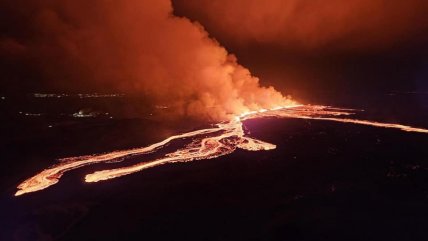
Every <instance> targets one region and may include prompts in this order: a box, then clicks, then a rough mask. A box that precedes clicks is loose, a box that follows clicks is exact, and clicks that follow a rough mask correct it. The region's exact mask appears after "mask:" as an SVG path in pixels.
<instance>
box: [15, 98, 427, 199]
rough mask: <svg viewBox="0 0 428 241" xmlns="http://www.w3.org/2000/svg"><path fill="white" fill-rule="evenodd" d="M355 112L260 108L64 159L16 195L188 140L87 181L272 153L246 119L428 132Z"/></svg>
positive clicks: (308, 107)
mask: <svg viewBox="0 0 428 241" xmlns="http://www.w3.org/2000/svg"><path fill="white" fill-rule="evenodd" d="M354 111H355V110H352V109H342V108H332V107H328V106H312V105H293V106H286V107H276V108H272V109H269V110H268V109H261V110H259V111H252V112H247V113H243V114H241V115H239V116H236V117H234V118H233V119H232V120H231V121H229V122H227V123H220V124H217V125H216V127H214V128H208V129H201V130H197V131H192V132H188V133H183V134H179V135H175V136H171V137H169V138H167V139H165V140H163V141H161V142H158V143H155V144H152V145H150V146H147V147H142V148H136V149H130V150H123V151H114V152H110V153H105V154H100V155H91V156H81V157H71V158H65V159H61V160H60V162H59V163H58V164H56V165H54V166H52V167H50V168H48V169H45V170H43V171H42V172H40V173H38V174H36V175H35V176H33V177H31V178H29V179H27V180H25V181H24V182H22V183H21V184H20V185H19V186H18V189H19V190H18V191H17V192H16V194H15V196H19V195H22V194H25V193H29V192H36V191H40V190H43V189H45V188H48V187H50V186H52V185H54V184H56V183H57V182H58V181H59V179H60V178H61V177H62V175H63V174H64V173H65V172H67V171H70V170H73V169H76V168H79V167H83V166H87V165H91V164H95V163H102V162H111V161H124V160H125V159H127V158H129V157H132V156H136V155H143V154H147V153H150V152H153V151H160V149H161V148H162V147H164V146H165V145H167V144H168V143H170V142H172V141H174V140H179V139H185V138H191V139H193V142H192V143H191V144H189V145H187V146H185V147H183V148H181V149H178V150H177V151H175V152H172V153H167V154H165V155H164V156H163V157H162V158H159V159H156V160H152V161H145V162H141V163H138V164H135V165H130V166H125V167H120V168H115V169H107V170H102V171H96V172H94V173H91V174H88V175H86V177H85V181H86V182H98V181H103V180H108V179H112V178H116V177H120V176H124V175H129V174H132V173H135V172H139V171H142V170H144V169H147V168H151V167H155V166H159V165H163V164H167V163H174V162H188V161H193V160H201V159H211V158H216V157H219V156H223V155H227V154H230V153H232V152H234V151H235V150H236V149H237V148H241V149H245V150H249V151H260V150H272V149H275V148H276V146H275V145H274V144H270V143H267V142H263V141H260V140H256V139H252V138H250V137H247V136H246V134H245V132H244V130H243V121H244V120H247V119H254V118H262V117H282V118H298V119H312V120H326V121H336V122H344V123H352V124H360V125H369V126H375V127H384V128H395V129H400V130H403V131H408V132H419V133H428V130H427V129H422V128H415V127H411V126H406V125H401V124H391V123H381V122H374V121H368V120H357V119H351V118H349V116H350V115H352V114H354Z"/></svg>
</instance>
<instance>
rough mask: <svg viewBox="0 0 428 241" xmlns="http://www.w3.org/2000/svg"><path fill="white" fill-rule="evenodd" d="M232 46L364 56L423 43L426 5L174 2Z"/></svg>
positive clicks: (394, 0) (364, 0)
mask: <svg viewBox="0 0 428 241" xmlns="http://www.w3.org/2000/svg"><path fill="white" fill-rule="evenodd" d="M174 3H175V5H176V6H177V8H178V9H179V10H180V11H179V12H184V13H186V14H190V15H192V16H189V17H191V18H192V19H197V20H199V21H201V22H202V23H203V24H204V25H206V27H207V28H208V29H209V31H210V32H211V33H214V35H215V36H216V37H218V38H220V39H222V40H225V41H227V42H230V43H231V44H234V45H245V44H262V45H277V46H282V47H284V48H287V49H290V50H296V49H302V50H309V51H312V50H320V49H321V50H322V51H324V50H328V51H331V50H333V51H343V50H347V51H357V52H359V51H362V50H373V49H375V50H376V49H381V48H392V47H394V46H396V45H397V44H402V43H403V42H404V43H406V42H409V41H410V42H413V43H414V42H423V41H426V40H427V34H426V32H427V30H428V21H427V17H426V16H427V14H428V2H427V1H425V0H406V1H402V0H347V1H343V0H328V1H326V0H269V1H264V0H216V1H211V0H176V1H174Z"/></svg>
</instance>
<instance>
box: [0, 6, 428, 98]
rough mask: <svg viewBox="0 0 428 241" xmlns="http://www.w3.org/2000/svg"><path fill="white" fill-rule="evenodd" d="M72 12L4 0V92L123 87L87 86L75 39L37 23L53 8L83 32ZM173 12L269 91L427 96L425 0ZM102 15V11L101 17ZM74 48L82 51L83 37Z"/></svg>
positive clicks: (0, 45) (0, 26)
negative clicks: (197, 27)
mask: <svg viewBox="0 0 428 241" xmlns="http://www.w3.org/2000/svg"><path fill="white" fill-rule="evenodd" d="M104 2H106V1H104ZM71 5H73V4H70V3H68V1H63V4H60V3H56V4H54V1H36V0H32V1H2V3H1V7H0V16H1V21H0V33H1V35H0V56H1V59H0V61H1V69H0V71H1V75H2V81H1V89H2V92H31V91H36V90H44V89H46V90H49V89H52V90H68V89H81V90H85V89H87V90H91V89H94V90H101V91H103V90H104V91H108V90H110V89H112V90H114V89H115V87H117V86H106V85H104V84H100V82H95V84H90V85H86V84H81V82H82V79H84V78H87V79H90V77H87V76H88V75H87V73H86V72H90V71H88V67H87V66H85V65H84V64H82V63H80V62H81V61H82V60H80V59H78V60H76V59H75V58H72V55H70V53H64V49H65V48H66V47H67V45H66V44H67V43H64V42H66V41H67V39H66V38H67V36H68V35H67V34H68V33H65V31H64V29H63V28H62V27H61V26H59V25H58V24H55V23H54V22H55V21H54V20H49V19H48V18H49V17H46V16H45V18H46V19H48V20H46V21H43V20H40V18H41V17H39V16H37V15H42V14H40V13H43V12H46V11H47V9H50V10H51V11H52V12H53V13H55V17H52V18H58V19H59V22H61V23H65V24H67V25H69V26H72V28H73V29H75V30H76V31H80V30H79V28H80V29H85V28H86V27H87V25H85V23H86V22H89V20H86V19H83V20H82V19H78V18H77V17H75V15H76V14H77V13H73V14H70V12H67V11H73V10H70V9H73V7H75V6H71ZM102 5H103V1H97V4H93V6H81V7H82V8H83V9H86V10H87V12H86V13H84V12H80V13H78V15H82V16H85V18H86V17H87V16H96V15H97V8H98V9H99V8H100V7H101V6H102ZM173 5H174V14H175V15H178V16H184V17H187V18H189V19H190V20H192V21H197V22H200V23H201V24H202V25H203V26H204V27H205V29H206V30H207V31H208V33H209V35H210V37H212V38H215V39H216V40H218V41H219V42H220V44H221V45H222V46H224V47H225V48H226V49H227V50H228V51H229V52H231V53H234V54H236V55H237V57H238V61H239V63H240V64H242V65H244V66H245V67H248V68H249V69H250V71H251V72H252V73H253V74H254V75H255V76H258V77H260V78H261V83H262V84H266V85H274V86H275V87H276V88H277V89H279V90H280V91H281V92H285V93H295V94H297V95H303V96H305V95H310V92H311V91H316V90H332V91H360V92H363V91H391V90H398V91H427V90H428V84H427V81H426V79H427V78H428V61H427V53H428V50H427V47H426V46H427V44H426V43H427V39H428V31H427V30H428V21H427V19H426V15H427V14H428V4H427V3H426V1H423V0H410V1H405V2H403V1H398V0H393V1H386V0H376V1H368V0H352V1H346V2H343V1H337V0H332V1H293V0H288V1H268V2H266V1H257V0H252V1H241V0H233V1H225V0H219V1H181V0H175V1H173ZM103 14H106V13H102V11H99V17H100V18H102V17H103ZM104 17H105V16H104ZM106 25H108V23H106ZM122 27H123V28H125V29H126V28H127V25H124V26H122ZM128 27H133V26H128ZM141 28H142V30H141V32H144V31H145V30H144V26H142V27H141ZM132 31H133V30H132ZM114 44H115V43H114V41H113V40H112V41H111V43H107V44H106V46H104V47H105V49H104V50H105V51H107V52H108V51H111V45H114ZM74 47H76V48H79V47H80V46H79V41H78V40H76V46H74ZM109 49H110V50H109ZM47 52H49V53H48V54H46V53H47ZM70 56H71V57H70ZM112 57H114V54H112ZM58 62H60V63H58ZM82 66H84V67H82ZM92 67H93V66H90V67H89V68H92ZM110 67H111V68H114V66H110ZM53 69H54V70H53ZM83 76H85V77H83ZM58 82H59V83H58ZM70 83H71V84H70ZM296 97H299V96H296Z"/></svg>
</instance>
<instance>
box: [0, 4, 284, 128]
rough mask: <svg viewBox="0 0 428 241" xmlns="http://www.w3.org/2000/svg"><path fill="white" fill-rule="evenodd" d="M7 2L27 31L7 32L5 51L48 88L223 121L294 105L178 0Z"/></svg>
mask: <svg viewBox="0 0 428 241" xmlns="http://www.w3.org/2000/svg"><path fill="white" fill-rule="evenodd" d="M2 5H4V6H3V7H2V9H3V10H2V11H4V12H5V14H11V15H13V16H14V18H15V19H14V20H16V23H14V27H15V28H16V27H18V28H20V32H19V33H15V32H14V31H13V29H7V30H8V31H4V32H5V33H6V35H3V36H2V37H1V39H0V43H1V44H0V46H1V49H0V54H2V55H7V56H8V58H9V60H10V61H15V62H16V63H17V64H22V65H26V66H27V67H28V65H29V66H30V67H28V68H26V69H27V70H26V71H29V70H30V69H31V70H33V71H34V76H32V77H33V78H36V77H37V76H38V77H39V78H40V79H42V80H47V86H54V87H56V88H58V87H59V88H66V89H67V88H68V89H76V88H94V87H95V88H99V87H102V88H106V89H118V90H121V91H126V92H134V93H141V94H142V95H145V96H149V97H150V98H151V99H152V100H154V101H156V102H158V103H162V104H168V105H170V106H172V107H175V108H174V109H176V110H178V111H177V112H179V114H181V115H190V116H197V117H202V118H211V119H216V120H219V119H225V118H227V117H229V116H231V115H232V114H238V113H242V112H246V111H251V110H256V109H260V108H273V107H275V106H284V105H287V104H288V103H291V102H292V101H290V100H289V99H288V98H285V97H283V96H282V95H281V94H280V93H279V92H277V91H276V90H274V89H273V88H272V87H268V88H264V87H260V85H259V80H258V79H257V78H256V77H253V76H252V75H251V74H250V72H249V71H248V69H246V68H244V67H242V66H241V65H239V64H238V63H237V60H236V58H235V57H234V56H233V55H231V54H229V53H228V52H227V51H226V50H225V49H224V48H223V47H221V46H220V44H219V43H218V42H216V41H215V40H214V39H212V38H210V37H209V36H208V33H207V32H206V31H205V30H204V28H203V27H202V26H201V25H200V24H198V23H194V22H191V21H190V20H188V19H186V18H182V17H176V16H174V15H173V14H172V12H173V8H172V4H171V2H170V0H127V1H109V0H92V1H86V0H62V1H55V0H46V1H39V0H32V1H25V4H20V3H19V2H17V3H9V4H8V3H2ZM20 5H23V6H20ZM2 28H5V27H4V26H2ZM23 31H25V33H23Z"/></svg>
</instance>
